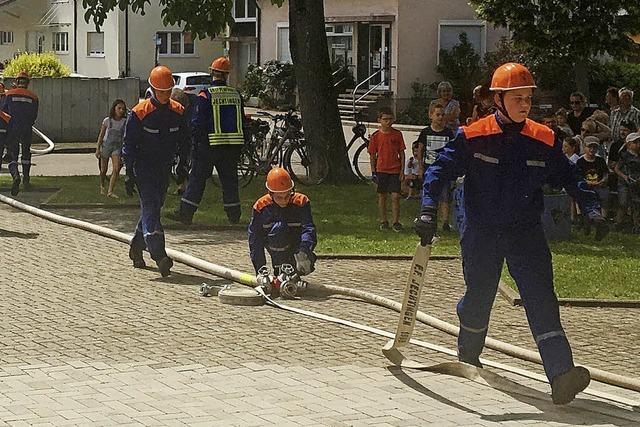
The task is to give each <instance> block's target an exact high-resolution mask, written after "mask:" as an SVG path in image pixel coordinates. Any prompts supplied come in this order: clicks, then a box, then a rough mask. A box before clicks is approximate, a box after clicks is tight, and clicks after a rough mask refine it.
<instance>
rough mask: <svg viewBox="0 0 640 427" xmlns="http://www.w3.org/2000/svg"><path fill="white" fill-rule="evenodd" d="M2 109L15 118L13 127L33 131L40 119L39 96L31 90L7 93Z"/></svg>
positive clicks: (16, 89)
mask: <svg viewBox="0 0 640 427" xmlns="http://www.w3.org/2000/svg"><path fill="white" fill-rule="evenodd" d="M4 94H5V96H4V99H3V101H2V109H3V110H4V111H6V112H7V114H9V115H10V116H11V117H13V120H14V123H13V125H14V126H16V127H18V128H20V129H31V127H32V126H33V124H34V123H35V122H36V119H37V118H38V96H37V95H36V94H35V93H33V92H31V91H30V90H29V89H23V88H15V89H11V90H8V91H6V92H5V93H4Z"/></svg>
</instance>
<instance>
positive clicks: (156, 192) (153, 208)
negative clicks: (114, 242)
mask: <svg viewBox="0 0 640 427" xmlns="http://www.w3.org/2000/svg"><path fill="white" fill-rule="evenodd" d="M170 175H171V170H170V168H169V167H168V166H167V167H165V168H164V169H163V170H157V169H156V170H150V171H145V170H144V169H143V170H140V169H138V168H136V185H137V187H138V192H139V193H140V208H141V213H140V220H139V221H138V225H137V226H136V232H135V234H134V236H133V240H132V241H131V247H132V248H133V249H134V250H135V251H143V250H144V249H145V248H147V249H149V253H150V254H151V258H152V259H153V260H154V261H156V262H158V261H160V260H161V259H162V258H164V257H166V256H167V252H166V251H165V240H164V229H163V228H162V224H161V223H160V210H161V209H162V205H163V204H164V199H165V195H166V194H167V187H168V186H169V177H170Z"/></svg>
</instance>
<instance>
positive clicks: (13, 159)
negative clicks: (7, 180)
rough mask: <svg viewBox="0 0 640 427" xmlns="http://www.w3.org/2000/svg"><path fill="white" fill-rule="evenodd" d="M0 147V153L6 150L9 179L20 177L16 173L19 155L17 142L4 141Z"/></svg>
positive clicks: (17, 172)
mask: <svg viewBox="0 0 640 427" xmlns="http://www.w3.org/2000/svg"><path fill="white" fill-rule="evenodd" d="M2 147H3V148H2V149H0V153H2V152H3V151H4V147H6V148H7V157H8V158H9V164H8V165H7V166H8V168H9V173H10V174H11V178H13V179H15V178H17V177H19V176H20V172H19V171H18V154H19V153H20V146H19V145H18V141H17V140H16V139H6V140H5V141H4V143H3V144H2Z"/></svg>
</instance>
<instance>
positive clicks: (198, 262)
mask: <svg viewBox="0 0 640 427" xmlns="http://www.w3.org/2000/svg"><path fill="white" fill-rule="evenodd" d="M0 202H3V203H6V204H8V205H10V206H12V207H14V208H17V209H20V210H22V211H25V212H28V213H30V214H32V215H35V216H38V217H40V218H44V219H46V220H49V221H53V222H56V223H58V224H62V225H65V226H70V227H75V228H79V229H81V230H85V231H89V232H91V233H95V234H98V235H100V236H104V237H108V238H110V239H114V240H117V241H119V242H122V243H126V244H129V243H130V241H131V236H129V235H128V234H125V233H121V232H119V231H115V230H112V229H109V228H107V227H102V226H99V225H95V224H91V223H88V222H85V221H80V220H77V219H73V218H67V217H65V216H62V215H57V214H54V213H51V212H47V211H44V210H42V209H38V208H35V207H33V206H30V205H27V204H24V203H21V202H19V201H17V200H14V199H12V198H10V197H6V196H4V195H1V194H0ZM167 255H168V256H169V257H171V258H172V259H173V260H175V261H178V262H181V263H183V264H185V265H188V266H190V267H193V268H196V269H198V270H200V271H203V272H206V273H209V274H213V275H215V276H218V277H221V278H224V279H227V280H230V281H233V282H236V283H240V284H243V285H247V286H251V287H256V286H257V281H256V277H255V276H254V275H253V274H248V273H241V272H239V271H236V270H232V269H230V268H226V267H223V266H220V265H217V264H213V263H211V262H208V261H205V260H202V259H200V258H196V257H194V256H191V255H187V254H185V253H182V252H179V251H176V250H172V249H167ZM308 289H309V291H316V292H325V293H327V294H333V295H344V296H349V297H353V298H358V299H360V300H363V301H366V302H369V303H372V304H376V305H379V306H382V307H386V308H389V309H391V310H394V311H397V312H400V310H401V308H402V304H400V303H399V302H396V301H393V300H390V299H388V298H385V297H381V296H379V295H375V294H372V293H370V292H366V291H362V290H358V289H351V288H345V287H341V286H334V285H317V284H316V285H311V284H310V285H309V288H308ZM274 305H276V306H278V307H280V308H285V309H288V310H290V311H294V312H299V313H301V314H306V315H310V316H312V317H317V318H322V319H324V320H329V321H332V322H335V323H340V324H344V325H347V326H352V327H357V326H354V325H358V324H356V323H354V322H350V321H347V320H342V319H336V318H332V317H331V316H326V315H322V314H318V313H313V312H308V311H306V310H301V309H297V308H293V307H287V306H284V305H282V304H278V303H274ZM416 318H417V320H418V321H420V322H422V323H424V324H426V325H429V326H432V327H434V328H436V329H438V330H440V331H443V332H445V333H447V334H449V335H453V336H457V335H458V333H459V328H458V327H457V326H454V325H452V324H450V323H447V322H444V321H442V320H440V319H437V318H435V317H433V316H430V315H428V314H426V313H424V312H421V311H418V312H417V317H416ZM360 326H362V327H359V328H358V329H363V330H367V331H369V332H373V333H377V334H379V335H383V336H392V335H393V334H390V333H389V332H385V331H380V333H378V332H376V331H379V330H377V329H375V328H370V327H368V326H363V325H360ZM411 342H412V343H413V344H418V345H420V346H421V347H425V348H430V349H432V350H437V351H442V352H444V353H447V354H450V353H453V354H454V355H455V352H453V351H452V350H448V349H445V351H443V350H442V349H443V348H442V347H439V346H435V345H433V344H429V343H424V342H420V341H418V340H414V339H412V340H411ZM421 344H422V345H421ZM485 345H486V347H488V348H490V349H492V350H496V351H499V352H501V353H503V354H507V355H509V356H513V357H515V358H517V359H521V360H526V361H529V362H533V363H537V364H542V360H541V359H540V355H539V354H538V353H537V352H534V351H531V350H527V349H524V348H521V347H518V346H515V345H512V344H508V343H505V342H502V341H499V340H496V339H493V338H488V337H487V339H486V343H485ZM483 362H487V361H484V360H483ZM486 364H487V365H489V366H494V367H497V368H500V369H505V370H507V371H509V372H513V373H516V374H518V375H523V376H526V377H528V378H532V379H536V380H541V381H545V382H546V378H544V377H541V376H540V375H537V374H533V373H529V372H527V371H524V370H522V369H517V368H512V367H507V366H506V365H502V364H499V363H495V362H491V363H486ZM587 369H589V371H590V372H591V378H592V379H594V380H596V381H599V382H602V383H606V384H610V385H613V386H617V387H621V388H624V389H627V390H633V391H638V392H640V379H637V378H627V377H624V376H622V375H619V374H614V373H611V372H608V371H604V370H602V369H598V368H591V367H587ZM584 392H585V393H587V394H591V395H594V396H598V397H604V398H607V399H609V400H614V401H618V402H620V403H624V404H627V405H629V406H634V407H637V406H638V403H636V402H632V401H630V400H628V399H625V398H622V397H618V396H611V395H609V394H607V393H602V392H597V391H590V390H589V389H587V390H585V391H584Z"/></svg>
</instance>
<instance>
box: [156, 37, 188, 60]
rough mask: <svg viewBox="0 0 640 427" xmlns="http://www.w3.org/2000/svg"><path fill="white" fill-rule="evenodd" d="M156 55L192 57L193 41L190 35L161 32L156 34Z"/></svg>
mask: <svg viewBox="0 0 640 427" xmlns="http://www.w3.org/2000/svg"><path fill="white" fill-rule="evenodd" d="M156 37H157V40H160V42H159V43H158V45H157V46H158V54H160V55H193V54H194V53H195V49H194V41H193V37H192V36H191V33H189V32H178V31H162V32H157V33H156Z"/></svg>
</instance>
